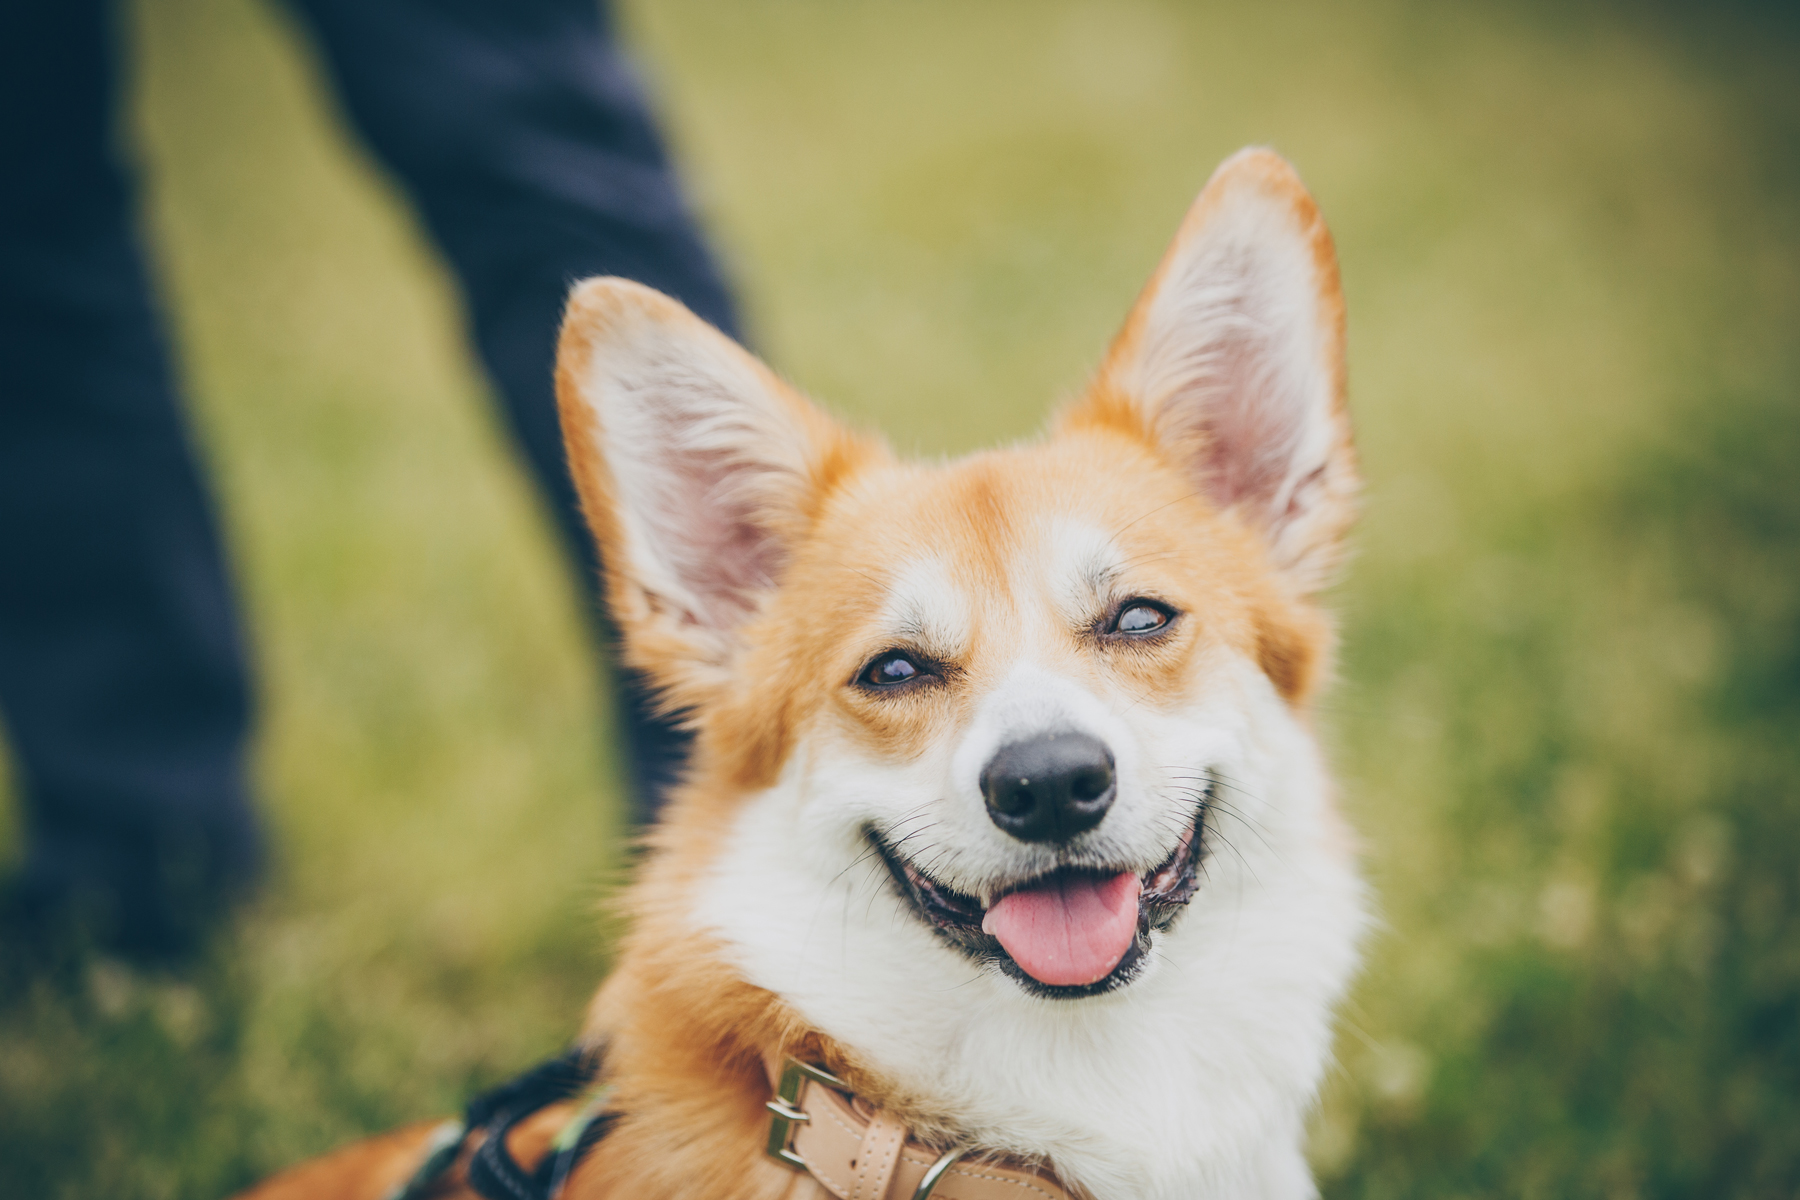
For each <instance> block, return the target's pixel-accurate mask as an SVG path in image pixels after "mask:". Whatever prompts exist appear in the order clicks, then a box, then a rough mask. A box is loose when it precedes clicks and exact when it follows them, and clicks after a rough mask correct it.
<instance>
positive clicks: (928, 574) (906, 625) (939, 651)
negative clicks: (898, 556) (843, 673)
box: [880, 558, 969, 658]
mask: <svg viewBox="0 0 1800 1200" xmlns="http://www.w3.org/2000/svg"><path fill="white" fill-rule="evenodd" d="M880 623H881V626H882V628H883V629H884V630H885V631H886V632H887V633H889V634H890V635H891V636H893V637H895V638H902V639H906V640H909V641H913V642H916V643H918V645H919V647H920V649H923V650H927V651H929V652H931V653H932V654H935V655H939V656H941V657H944V658H960V657H962V656H963V655H964V654H965V653H967V651H968V643H969V614H968V600H967V597H966V595H965V593H964V592H963V590H962V589H961V588H960V587H958V586H957V585H956V582H955V580H954V578H953V577H952V575H951V572H950V570H949V568H948V567H947V566H946V565H945V564H944V563H943V562H941V561H939V560H938V559H935V558H923V559H916V560H914V561H913V562H910V563H907V564H906V565H904V566H902V567H901V568H900V570H899V571H897V572H896V573H895V575H894V579H893V582H892V583H890V584H889V585H888V593H887V600H886V603H885V604H884V605H883V606H882V611H881V616H880Z"/></svg>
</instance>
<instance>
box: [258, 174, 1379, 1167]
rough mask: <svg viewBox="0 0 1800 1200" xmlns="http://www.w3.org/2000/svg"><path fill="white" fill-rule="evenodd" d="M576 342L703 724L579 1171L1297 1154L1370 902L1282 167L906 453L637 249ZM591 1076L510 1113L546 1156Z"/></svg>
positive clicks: (387, 1144) (388, 1160)
mask: <svg viewBox="0 0 1800 1200" xmlns="http://www.w3.org/2000/svg"><path fill="white" fill-rule="evenodd" d="M556 386H557V393H558V397H559V404H560V407H561V414H562V421H563V428H564V434H565V437H566V440H567V444H568V452H569V461H570V463H571V467H572V470H573V472H574V476H575V480H576V482H577V484H578V486H579V490H580V494H581V498H582V503H583V507H584V510H585V513H586V515H587V518H588V520H589V522H590V524H591V526H592V528H593V531H594V534H595V536H596V538H597V539H598V542H599V546H600V549H601V553H602V556H603V558H604V561H605V562H606V563H607V567H608V587H609V596H610V602H611V605H612V609H613V612H614V615H615V617H616V619H617V621H618V623H619V626H620V628H621V630H622V631H623V636H624V654H625V657H626V660H627V661H628V662H629V663H630V664H631V665H632V666H633V667H635V668H637V669H639V670H641V671H643V672H644V673H646V674H647V675H648V676H649V678H650V679H652V680H653V681H654V682H655V684H656V685H657V687H658V688H659V689H660V690H661V693H662V695H663V697H664V700H665V702H666V703H667V704H668V706H669V708H670V709H671V711H679V712H681V713H684V714H687V716H688V718H689V720H690V721H691V724H692V726H693V729H694V731H695V742H694V750H693V757H692V761H691V763H690V766H689V769H688V772H687V775H686V778H685V781H684V782H683V783H682V784H681V785H680V787H679V788H678V789H677V790H676V791H675V792H674V793H673V795H672V797H671V799H670V800H669V802H668V805H667V807H666V810H665V813H664V816H663V818H662V820H661V822H660V823H659V824H658V825H657V827H656V828H655V829H654V830H653V831H652V832H651V833H650V835H649V851H648V854H647V855H646V857H645V859H644V860H643V862H642V863H641V865H640V868H639V872H638V875H637V878H636V880H635V882H634V884H633V885H632V887H631V888H630V891H629V893H628V896H627V900H626V903H627V905H628V911H629V913H630V916H631V926H630V929H629V932H628V934H627V935H626V937H625V939H624V942H623V946H622V948H621V952H620V955H619V958H618V966H617V969H616V970H615V971H614V972H613V974H612V975H611V977H610V978H609V979H607V981H606V982H605V984H604V986H603V987H602V988H601V989H600V991H599V994H598V996H597V997H596V998H595V1000H594V1002H593V1005H592V1007H591V1009H590V1011H589V1013H588V1015H587V1019H586V1023H585V1026H584V1028H583V1032H582V1034H581V1038H580V1042H579V1043H578V1044H579V1045H580V1046H581V1047H584V1048H585V1049H586V1050H587V1051H588V1052H589V1055H588V1057H589V1059H590V1060H591V1061H592V1062H593V1063H595V1064H596V1065H595V1066H594V1067H593V1071H594V1072H597V1080H596V1082H597V1084H598V1085H600V1090H599V1091H598V1092H595V1093H593V1095H596V1096H599V1097H601V1098H602V1099H601V1100H599V1101H591V1102H590V1103H589V1104H588V1106H587V1107H588V1108H589V1109H593V1108H594V1107H595V1106H596V1104H597V1105H598V1106H599V1107H600V1108H603V1109H604V1111H605V1120H604V1126H605V1128H604V1136H603V1137H598V1138H584V1139H583V1140H584V1142H586V1143H587V1144H586V1146H585V1152H584V1153H583V1154H582V1155H581V1156H580V1158H579V1160H578V1161H576V1162H574V1163H573V1165H572V1167H570V1169H567V1170H566V1171H563V1170H561V1169H560V1168H559V1171H560V1174H559V1177H558V1178H557V1179H556V1181H555V1190H559V1191H560V1194H561V1195H562V1196H564V1197H569V1198H572V1200H600V1198H613V1197H619V1198H625V1197H629V1198H631V1200H662V1198H667V1200H676V1198H682V1200H696V1198H701V1200H710V1198H727V1197H730V1198H742V1200H781V1198H787V1200H796V1198H800V1197H811V1198H823V1197H836V1198H837V1200H881V1198H889V1197H892V1198H897V1200H907V1198H908V1197H924V1196H927V1195H931V1196H936V1197H938V1198H939V1200H987V1198H989V1197H1016V1198H1017V1200H1056V1198H1059V1197H1070V1198H1076V1197H1080V1198H1085V1200H1175V1198H1177V1197H1181V1198H1190V1197H1304V1196H1312V1195H1315V1194H1316V1189H1315V1186H1314V1183H1313V1180H1312V1177H1311V1173H1310V1170H1309V1168H1308V1165H1307V1162H1306V1159H1305V1157H1304V1154H1303V1149H1302V1143H1303V1138H1304V1127H1305V1121H1306V1117H1307V1114H1308V1112H1309V1109H1310V1108H1311V1106H1312V1104H1313V1103H1314V1100H1315V1097H1316V1093H1317V1090H1318V1087H1319V1084H1320V1080H1321V1077H1322V1075H1323V1072H1324V1070H1325V1068H1326V1065H1327V1062H1328V1060H1329V1057H1330V1052H1331V1041H1332V1024H1333V1007H1334V1005H1335V1004H1336V1002H1337V1001H1338V1000H1339V998H1340V997H1341V996H1342V995H1343V993H1344V991H1345V988H1346V986H1347V985H1348V983H1349V981H1350V979H1351V977H1352V974H1353V972H1354V970H1355V967H1356V963H1357V958H1358V951H1357V948H1358V942H1359V939H1360V936H1361V934H1362V932H1363V930H1364V929H1365V926H1366V925H1367V923H1368V916H1367V907H1366V899H1365V893H1364V887H1363V885H1362V883H1361V881H1360V879H1359V875H1358V871H1357V866H1356V862H1355V849H1354V842H1353V838H1352V835H1351V834H1350V832H1349V830H1348V828H1347V826H1346V825H1345V823H1344V821H1343V820H1342V819H1341V817H1340V816H1339V814H1338V812H1337V809H1336V808H1335V806H1334V801H1333V794H1332V786H1331V783H1330V781H1329V779H1328V777H1327V772H1326V769H1325V765H1324V762H1323V760H1322V755H1321V751H1320V748H1319V745H1318V743H1317V740H1316V738H1315V734H1314V730H1313V719H1312V716H1311V706H1312V704H1313V702H1314V700H1315V697H1316V696H1317V694H1318V692H1319V689H1320V687H1321V686H1322V684H1323V683H1324V682H1325V680H1326V678H1327V676H1328V674H1329V671H1330V658H1331V649H1332V626H1331V623H1330V621H1329V619H1328V617H1327V616H1326V615H1325V613H1324V612H1323V611H1322V610H1321V609H1320V608H1319V607H1318V605H1317V602H1316V596H1317V593H1318V592H1319V590H1320V589H1321V587H1323V586H1324V585H1325V584H1326V583H1327V582H1328V581H1329V580H1330V579H1331V578H1332V577H1333V574H1334V571H1335V568H1336V567H1337V566H1338V564H1339V562H1340V559H1341V557H1342V547H1343V539H1344V537H1345V534H1346V532H1347V530H1348V528H1349V526H1350V524H1351V522H1352V519H1353V516H1354V511H1355V506H1356V495H1357V490H1358V475H1357V468H1356V462H1355V454H1354V450H1353V447H1352V441H1351V431H1350V423H1349V418H1348V414H1347V411H1346V407H1345V371H1344V310H1343V301H1342V297H1341V294H1340V290H1339V282H1338V268H1337V262H1336V257H1335V251H1334V249H1333V245H1332V241H1331V237H1330V234H1329V233H1328V232H1327V230H1326V227H1325V224H1324V222H1323V221H1322V220H1321V218H1320V216H1319V213H1318V210H1317V208H1316V207H1315V205H1314V203H1313V200H1312V198H1311V197H1310V196H1309V195H1308V193H1307V191H1306V190H1305V188H1304V187H1303V186H1302V184H1301V182H1300V180H1299V178H1298V177H1297V175H1296V174H1295V172H1294V171H1293V169H1292V168H1291V167H1290V166H1289V165H1288V164H1287V163H1286V162H1285V161H1284V160H1283V159H1281V158H1280V157H1278V156H1277V155H1275V154H1274V153H1272V152H1270V151H1267V150H1262V149H1251V150H1246V151H1243V152H1241V153H1239V154H1237V155H1236V156H1234V157H1233V158H1231V159H1230V160H1228V161H1227V162H1226V163H1225V164H1224V165H1223V166H1221V167H1220V168H1219V170H1218V171H1217V172H1216V173H1215V174H1214V176H1213V177H1212V179H1211V180H1210V182H1208V184H1207V185H1206V188H1205V189H1204V190H1203V191H1202V192H1201V194H1200V196H1199V198H1198V200H1197V201H1196V202H1195V203H1194V206H1193V207H1192V209H1191V210H1190V211H1189V213H1188V215H1187V217H1186V219H1185V220H1184V222H1183V223H1182V225H1181V228H1180V230H1179V232H1178V234H1177V235H1176V238H1175V240H1174V243H1173V245H1172V246H1171V247H1170V248H1169V250H1168V252H1167V254H1166V255H1165V257H1164V258H1163V260H1162V263H1161V265H1160V266H1159V267H1158V268H1157V270H1156V272H1155V274H1154V276H1153V277H1152V278H1151V280H1150V282H1149V284H1148V286H1147V287H1146V288H1145V290H1144V292H1143V293H1142V295H1141V297H1140V298H1139V299H1138V301H1137V303H1136V305H1135V307H1134V308H1133V309H1132V310H1131V312H1130V314H1129V315H1128V316H1127V318H1126V321H1125V324H1124V327H1123V329H1122V330H1121V331H1120V332H1119V334H1118V335H1117V337H1116V338H1115V339H1114V340H1113V342H1112V344H1111V347H1110V348H1109V349H1108V350H1107V352H1106V355H1105V358H1104V359H1103V360H1102V362H1101V365H1100V367H1099V369H1098V371H1097V373H1096V374H1095V376H1094V378H1093V380H1092V382H1091V384H1090V386H1089V387H1088V388H1087V389H1086V391H1085V393H1084V394H1083V395H1082V396H1081V397H1080V398H1079V399H1077V400H1076V401H1075V402H1073V403H1072V404H1070V405H1069V406H1068V407H1066V408H1065V409H1064V410H1063V411H1061V412H1060V413H1059V414H1058V415H1057V416H1056V417H1055V419H1054V420H1053V421H1052V423H1051V425H1050V427H1049V429H1048V431H1047V432H1046V433H1045V434H1044V435H1043V436H1042V437H1040V438H1039V439H1037V440H1035V441H1031V442H1027V443H1023V444H1020V445H1016V446H1012V447H1008V448H1004V449H999V450H994V451H990V452H986V453H981V454H976V455H973V456H971V457H968V458H964V459H962V460H959V461H955V462H950V463H945V464H917V463H909V462H905V461H901V460H900V459H898V458H896V457H895V456H894V455H893V454H891V453H890V452H889V451H888V449H887V448H886V447H885V446H884V445H883V444H882V442H880V441H879V440H878V439H876V438H875V437H873V436H870V435H868V434H866V433H862V432H858V431H855V430H852V429H850V428H847V427H846V426H844V425H842V424H840V423H839V422H837V421H836V420H834V419H833V418H831V417H829V416H827V415H826V414H825V413H824V412H823V411H822V410H821V409H819V408H817V407H815V406H814V405H813V404H812V403H810V402H809V401H808V400H806V399H805V398H803V397H802V396H800V395H799V394H798V393H797V392H796V391H795V390H794V389H793V388H791V387H790V386H788V385H787V384H786V383H784V382H783V381H782V380H781V379H779V378H778V377H777V376H776V375H775V374H774V373H773V372H771V371H770V370H769V369H768V368H767V367H765V366H764V365H763V364H762V363H760V362H759V361H758V360H757V359H755V358H754V357H752V356H751V355H750V354H749V353H747V352H746V351H745V350H743V349H742V348H740V347H739V346H738V345H736V344H735V343H733V342H732V341H730V340H729V339H727V338H726V337H725V336H724V335H722V334H720V333H719V332H717V331H716V330H714V329H713V328H711V327H710V326H708V325H706V324H705V323H704V322H702V321H701V320H700V319H699V318H697V317H695V316H694V315H692V314H691V313H689V312H688V311H687V310H686V309H685V308H683V307H682V306H681V305H680V304H679V303H677V302H676V301H674V300H672V299H670V298H668V297H667V296H664V295H662V294H660V293H658V292H655V291H653V290H651V289H649V288H646V287H643V286H640V285H638V284H634V283H630V282H626V281H624V280H620V279H594V280H589V281H587V282H585V283H582V284H580V285H579V286H577V287H576V288H575V289H574V292H573V294H572V296H571V297H570V300H569V305H568V311H567V317H566V319H565V322H564V325H563V332H562V339H561V344H560V349H559V357H558V362H557V365H556ZM584 1078H585V1077H584ZM580 1103H581V1102H580V1098H579V1097H569V1098H566V1099H562V1100H559V1101H558V1103H557V1104H553V1105H551V1106H549V1107H548V1108H545V1109H544V1110H543V1111H542V1112H537V1113H534V1114H532V1115H531V1116H530V1117H529V1119H526V1120H524V1121H522V1122H518V1123H515V1124H514V1125H511V1126H504V1127H502V1128H500V1129H499V1131H498V1133H495V1132H494V1131H493V1130H491V1129H490V1130H489V1131H488V1134H489V1140H490V1141H491V1140H493V1139H495V1138H498V1139H499V1141H500V1142H501V1143H502V1145H503V1148H504V1149H505V1150H506V1151H507V1153H508V1155H510V1156H511V1158H512V1159H515V1160H517V1161H518V1162H520V1163H523V1164H525V1165H526V1168H527V1169H529V1168H530V1165H531V1163H533V1162H534V1161H539V1160H543V1159H544V1158H545V1156H547V1155H550V1154H553V1153H555V1152H556V1147H555V1146H554V1145H553V1144H552V1140H553V1136H554V1135H555V1134H556V1132H557V1130H558V1129H559V1128H562V1127H563V1125H564V1124H565V1123H566V1121H567V1120H568V1118H569V1116H570V1113H571V1112H572V1111H573V1110H574V1109H575V1108H577V1107H579V1106H580ZM492 1119H494V1118H489V1117H482V1118H478V1119H477V1120H476V1122H475V1123H480V1122H481V1121H487V1120H492ZM477 1133H479V1131H474V1132H471V1133H469V1134H467V1135H466V1136H467V1137H468V1138H469V1139H470V1140H468V1141H467V1142H466V1143H465V1142H456V1143H455V1144H454V1145H453V1146H452V1151H453V1153H454V1155H455V1156H458V1157H455V1158H454V1159H453V1160H451V1159H446V1161H450V1162H451V1165H450V1167H449V1170H448V1172H447V1173H446V1174H443V1175H442V1176H440V1177H437V1178H435V1179H434V1180H432V1181H429V1182H427V1183H426V1184H425V1185H424V1186H423V1190H421V1189H420V1187H419V1186H417V1183H418V1181H417V1180H416V1179H415V1181H414V1184H407V1182H406V1181H407V1179H408V1178H409V1176H411V1175H413V1173H414V1172H415V1169H416V1167H417V1165H418V1162H419V1160H420V1159H421V1157H422V1156H423V1155H425V1153H426V1148H427V1147H426V1143H427V1141H428V1137H429V1134H430V1131H429V1130H428V1129H427V1128H426V1127H423V1126H421V1127H417V1128H414V1129H410V1130H403V1131H401V1132H400V1133H397V1134H390V1135H388V1136H387V1137H385V1138H380V1139H375V1140H373V1141H371V1142H368V1143H364V1144H362V1145H361V1146H359V1147H355V1148H352V1149H350V1150H348V1151H342V1152H339V1154H338V1155H335V1156H331V1157H328V1158H326V1159H322V1160H319V1161H317V1162H315V1163H313V1164H309V1165H308V1166H304V1167H302V1168H298V1169H296V1170H294V1171H291V1172H289V1173H287V1174H286V1175H282V1176H278V1177H276V1178H275V1179H274V1180H271V1181H270V1182H269V1183H267V1184H265V1185H263V1187H262V1188H261V1189H258V1190H257V1192H255V1193H254V1194H255V1195H257V1196H259V1197H262V1198H264V1200H273V1198H275V1197H299V1196H366V1197H369V1198H370V1200H374V1198H376V1197H379V1196H382V1195H386V1194H390V1193H391V1192H392V1190H393V1189H395V1188H396V1187H399V1188H400V1189H401V1193H400V1194H406V1195H426V1194H429V1195H442V1196H450V1195H463V1194H469V1192H470V1191H476V1192H480V1193H482V1194H488V1195H500V1194H506V1192H505V1190H504V1189H502V1190H501V1191H499V1192H495V1191H493V1190H491V1187H483V1186H481V1185H480V1181H479V1179H474V1180H473V1181H471V1180H472V1177H473V1176H474V1175H476V1174H478V1172H475V1171H474V1170H473V1169H472V1168H471V1166H470V1164H471V1163H472V1162H473V1161H474V1160H475V1159H476V1158H478V1157H479V1153H478V1151H477V1150H476V1149H472V1147H474V1146H476V1144H477V1143H476V1141H475V1140H474V1139H475V1136H476V1134H477ZM563 1141H564V1142H565V1143H566V1141H567V1139H566V1138H565V1139H563ZM565 1165H567V1164H565ZM538 1174H539V1176H542V1174H543V1172H541V1171H540V1172H539V1173H538ZM407 1187H412V1188H413V1190H412V1191H410V1192H408V1191H406V1190H405V1189H406V1188H407Z"/></svg>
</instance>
